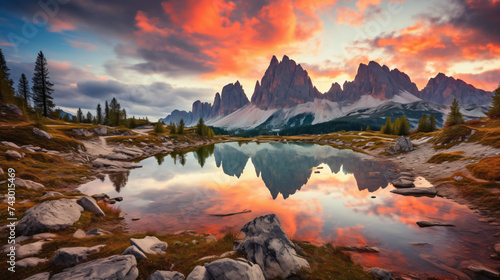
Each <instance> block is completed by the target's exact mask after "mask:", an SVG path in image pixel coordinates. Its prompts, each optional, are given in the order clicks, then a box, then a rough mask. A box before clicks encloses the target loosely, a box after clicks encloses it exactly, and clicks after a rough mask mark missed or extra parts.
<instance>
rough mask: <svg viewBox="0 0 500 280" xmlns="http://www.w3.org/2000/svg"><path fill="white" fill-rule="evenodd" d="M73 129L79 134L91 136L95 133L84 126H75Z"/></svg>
mask: <svg viewBox="0 0 500 280" xmlns="http://www.w3.org/2000/svg"><path fill="white" fill-rule="evenodd" d="M71 131H72V132H73V133H75V134H76V135H78V136H84V137H89V136H92V135H94V133H92V132H90V131H88V130H86V129H83V128H73V129H72V130H71Z"/></svg>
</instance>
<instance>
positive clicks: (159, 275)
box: [148, 270, 185, 280]
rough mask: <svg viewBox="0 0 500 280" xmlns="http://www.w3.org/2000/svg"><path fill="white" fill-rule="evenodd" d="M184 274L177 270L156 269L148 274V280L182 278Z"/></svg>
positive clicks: (176, 279)
mask: <svg viewBox="0 0 500 280" xmlns="http://www.w3.org/2000/svg"><path fill="white" fill-rule="evenodd" d="M184 279H185V277H184V274H182V273H180V272H177V271H164V270H157V271H155V273H153V274H151V276H149V278H148V280H184Z"/></svg>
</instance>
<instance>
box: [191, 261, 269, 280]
mask: <svg viewBox="0 0 500 280" xmlns="http://www.w3.org/2000/svg"><path fill="white" fill-rule="evenodd" d="M232 279H238V280H264V279H266V278H265V277H264V273H263V272H262V269H261V268H260V266H259V265H257V264H254V263H251V262H249V261H247V260H245V259H243V258H238V259H236V260H232V259H228V258H225V259H220V260H216V261H213V262H211V263H207V264H205V266H204V267H201V266H197V267H195V269H194V270H193V271H192V272H191V273H190V274H189V276H188V277H187V280H232Z"/></svg>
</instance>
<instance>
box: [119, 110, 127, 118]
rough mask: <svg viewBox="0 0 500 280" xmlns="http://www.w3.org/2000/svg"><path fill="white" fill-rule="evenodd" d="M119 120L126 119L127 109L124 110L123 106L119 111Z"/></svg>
mask: <svg viewBox="0 0 500 280" xmlns="http://www.w3.org/2000/svg"><path fill="white" fill-rule="evenodd" d="M120 120H122V121H125V120H127V111H126V110H125V108H123V109H122V111H121V112H120Z"/></svg>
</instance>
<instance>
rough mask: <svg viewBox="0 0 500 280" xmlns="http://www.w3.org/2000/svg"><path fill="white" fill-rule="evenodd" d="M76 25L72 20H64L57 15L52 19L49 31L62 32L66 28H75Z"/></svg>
mask: <svg viewBox="0 0 500 280" xmlns="http://www.w3.org/2000/svg"><path fill="white" fill-rule="evenodd" d="M75 29H76V26H75V25H74V24H73V23H72V22H70V21H65V20H62V19H60V18H58V17H55V18H53V19H51V20H50V26H49V31H51V32H62V31H65V30H75Z"/></svg>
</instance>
